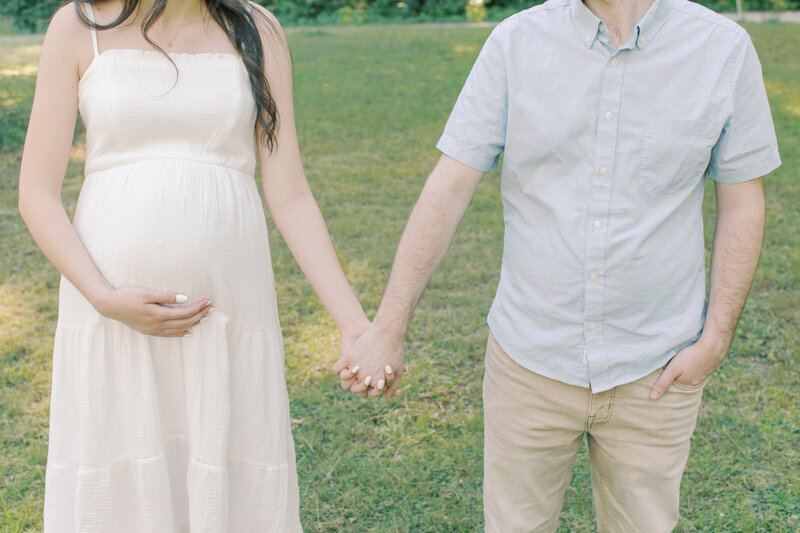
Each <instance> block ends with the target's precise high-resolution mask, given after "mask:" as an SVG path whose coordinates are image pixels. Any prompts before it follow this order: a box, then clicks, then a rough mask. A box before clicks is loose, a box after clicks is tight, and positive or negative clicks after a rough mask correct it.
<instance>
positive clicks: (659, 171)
mask: <svg viewBox="0 0 800 533" xmlns="http://www.w3.org/2000/svg"><path fill="white" fill-rule="evenodd" d="M719 135H720V129H719V127H718V126H717V125H716V124H715V123H714V122H713V121H710V120H680V119H668V118H658V119H654V120H651V121H650V122H648V124H647V127H646V128H645V132H644V137H643V141H642V142H643V145H642V167H641V172H640V174H639V180H638V185H639V188H641V189H643V190H646V191H649V192H652V193H657V194H668V193H672V192H676V191H680V190H682V189H685V188H687V187H694V186H696V185H697V183H698V182H699V181H700V180H701V179H702V177H703V175H704V174H705V171H706V168H707V167H708V162H709V160H710V159H711V150H712V149H713V148H714V144H716V142H717V139H718V138H719Z"/></svg>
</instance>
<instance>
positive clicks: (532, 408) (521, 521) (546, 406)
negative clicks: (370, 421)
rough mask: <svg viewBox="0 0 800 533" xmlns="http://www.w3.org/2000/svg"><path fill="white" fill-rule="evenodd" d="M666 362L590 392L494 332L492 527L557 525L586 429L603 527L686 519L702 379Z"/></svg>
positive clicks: (488, 404) (488, 411)
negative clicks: (683, 380)
mask: <svg viewBox="0 0 800 533" xmlns="http://www.w3.org/2000/svg"><path fill="white" fill-rule="evenodd" d="M660 372H661V371H660V370H658V371H656V372H653V373H652V374H650V375H648V376H645V377H643V378H641V379H639V380H637V381H634V382H633V383H628V384H626V385H620V386H618V387H616V388H614V389H612V390H609V391H606V392H601V393H598V394H592V393H591V391H590V390H589V389H585V388H582V387H576V386H573V385H566V384H564V383H561V382H559V381H555V380H552V379H548V378H545V377H543V376H540V375H538V374H535V373H533V372H531V371H529V370H526V369H524V368H522V367H521V366H520V365H518V364H517V363H515V362H514V361H513V360H512V359H510V358H509V357H508V355H506V353H505V352H504V351H503V349H502V348H501V347H500V345H499V344H498V343H497V341H496V340H495V339H494V337H493V336H491V335H490V336H489V344H488V347H487V350H486V374H485V377H484V383H483V403H484V416H485V436H484V439H485V440H484V511H485V516H486V533H523V532H524V533H533V532H545V531H548V532H549V531H555V530H556V526H557V524H558V515H559V513H560V511H561V505H562V503H563V501H564V493H565V491H566V489H567V487H568V485H569V482H570V479H571V478H572V469H573V466H574V464H575V457H576V456H577V453H578V448H579V447H580V444H581V440H582V439H583V435H584V433H586V434H587V435H588V437H587V439H588V447H589V456H590V458H591V464H592V491H593V493H594V502H595V510H596V513H597V524H598V530H599V531H600V532H609V533H622V532H631V533H644V532H646V533H659V532H668V531H672V529H673V528H674V527H675V525H676V523H677V521H678V499H679V489H680V482H681V474H682V473H683V469H684V467H685V465H686V459H687V457H688V455H689V439H690V437H691V436H692V432H693V431H694V427H695V423H696V421H697V412H698V409H699V407H700V397H701V396H702V389H703V386H702V385H699V386H697V387H687V386H683V385H681V384H679V383H673V385H672V386H671V387H670V389H669V391H668V392H667V393H666V394H665V395H664V396H663V397H662V398H661V399H660V400H657V401H653V400H651V399H650V398H649V392H650V388H651V387H652V385H653V384H654V383H655V381H656V379H657V378H658V376H659V374H660Z"/></svg>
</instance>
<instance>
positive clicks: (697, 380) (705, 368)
mask: <svg viewBox="0 0 800 533" xmlns="http://www.w3.org/2000/svg"><path fill="white" fill-rule="evenodd" d="M727 351H728V349H727V347H726V346H724V345H723V344H722V343H715V342H710V341H705V340H704V339H703V337H702V336H701V337H700V340H698V341H697V342H696V343H695V344H693V345H691V346H687V347H686V348H684V349H683V350H681V351H680V352H678V354H677V355H676V356H675V357H673V358H672V361H670V362H669V364H668V365H667V368H665V369H664V372H663V373H662V374H661V377H659V378H658V381H656V383H655V385H653V388H652V389H651V390H650V399H651V400H658V399H659V398H661V397H662V396H663V395H664V394H665V393H666V392H667V390H668V389H669V387H670V385H672V382H673V381H677V382H678V383H681V384H683V385H688V386H690V387H693V386H696V385H700V384H701V383H703V382H704V381H705V380H706V379H708V376H710V375H711V373H712V372H713V371H714V369H716V368H717V365H719V363H720V362H721V361H722V359H723V358H724V357H725V354H726V352H727Z"/></svg>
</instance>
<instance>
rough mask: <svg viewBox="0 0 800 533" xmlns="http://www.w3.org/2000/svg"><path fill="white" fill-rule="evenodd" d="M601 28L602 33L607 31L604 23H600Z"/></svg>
mask: <svg viewBox="0 0 800 533" xmlns="http://www.w3.org/2000/svg"><path fill="white" fill-rule="evenodd" d="M599 28H600V31H601V32H602V31H606V27H605V25H604V24H603V23H602V22H601V23H600V26H599Z"/></svg>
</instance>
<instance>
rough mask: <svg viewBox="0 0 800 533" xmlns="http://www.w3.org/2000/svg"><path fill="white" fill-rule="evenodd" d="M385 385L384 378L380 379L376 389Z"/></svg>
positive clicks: (381, 388)
mask: <svg viewBox="0 0 800 533" xmlns="http://www.w3.org/2000/svg"><path fill="white" fill-rule="evenodd" d="M384 385H386V380H383V379H382V380H380V381H379V382H378V390H383V386H384Z"/></svg>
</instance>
